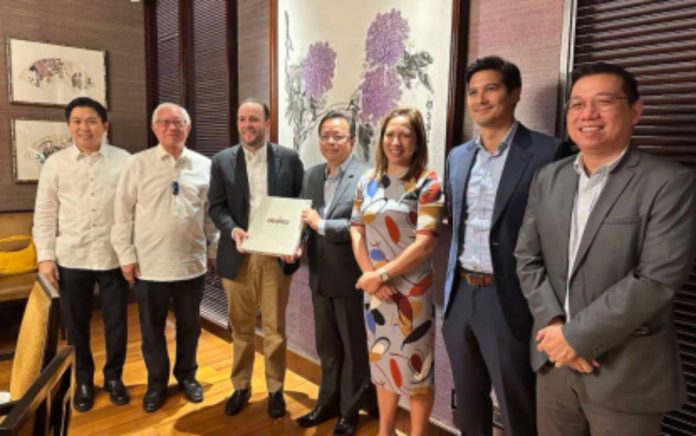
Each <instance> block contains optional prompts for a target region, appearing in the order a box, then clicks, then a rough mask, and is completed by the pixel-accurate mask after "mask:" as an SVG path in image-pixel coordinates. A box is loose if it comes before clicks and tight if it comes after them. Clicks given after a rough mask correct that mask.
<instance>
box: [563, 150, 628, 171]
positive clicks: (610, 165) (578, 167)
mask: <svg viewBox="0 0 696 436" xmlns="http://www.w3.org/2000/svg"><path fill="white" fill-rule="evenodd" d="M627 151H628V147H626V148H624V149H623V151H622V152H621V154H620V155H618V156H617V157H616V158H615V159H613V160H612V161H611V162H607V163H605V164H604V165H602V166H601V167H599V168H597V169H596V170H594V172H593V173H592V175H591V176H590V177H594V176H595V175H596V176H597V177H602V176H604V175H605V174H609V173H610V172H611V171H612V170H613V169H614V168H616V166H617V165H618V164H619V162H621V158H622V157H624V155H625V154H626V152H627ZM573 169H574V170H575V172H576V173H578V174H579V175H580V176H585V177H587V173H586V172H585V168H584V166H583V164H582V152H580V153H578V155H577V156H576V157H575V160H574V161H573Z"/></svg>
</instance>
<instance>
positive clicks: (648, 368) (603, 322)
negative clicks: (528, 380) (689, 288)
mask: <svg viewBox="0 0 696 436" xmlns="http://www.w3.org/2000/svg"><path fill="white" fill-rule="evenodd" d="M642 111H643V103H642V102H641V100H640V99H639V96H638V87H637V83H636V80H635V78H634V77H633V76H631V75H630V74H629V73H628V72H626V71H625V70H624V69H623V68H621V67H619V66H616V65H610V64H592V65H586V66H581V67H579V68H576V69H575V71H574V72H573V78H572V87H571V93H570V98H569V101H568V106H567V115H566V122H567V126H568V132H569V134H570V137H571V139H572V140H573V141H574V142H575V143H576V144H577V146H578V148H579V149H580V154H579V155H578V156H577V157H576V158H568V159H564V160H561V161H558V162H556V163H553V164H550V165H548V166H546V167H544V168H542V169H541V170H540V171H539V172H538V173H537V175H536V177H535V179H534V181H533V182H532V185H531V188H530V194H529V203H528V206H527V211H526V214H525V219H524V223H523V226H522V229H521V230H520V237H519V240H518V244H517V249H516V251H515V255H516V257H517V260H518V274H519V277H520V282H521V284H522V290H523V292H524V294H525V297H526V298H527V300H528V302H529V307H530V310H531V312H532V315H533V317H534V328H533V337H534V339H532V341H531V342H532V365H533V368H534V370H536V371H537V393H538V395H537V411H538V412H537V417H538V425H539V430H540V433H541V434H542V435H564V436H573V435H588V434H590V433H591V434H593V435H607V434H611V435H613V436H618V435H658V434H660V423H661V420H662V415H663V414H664V413H665V412H667V411H669V410H672V409H675V408H677V407H679V405H680V404H682V403H683V402H684V401H685V400H686V390H685V384H684V376H683V374H682V369H681V363H680V359H679V353H678V350H677V341H676V334H675V327H674V315H673V307H672V306H673V302H674V297H675V294H676V293H677V291H678V290H679V288H680V287H681V286H682V285H683V283H684V281H685V280H686V278H687V275H688V273H689V271H690V269H691V266H692V264H693V260H694V256H695V255H696V177H694V173H693V171H691V170H689V169H686V168H684V167H682V166H680V165H678V164H676V163H673V162H670V161H667V160H663V159H660V158H658V157H654V156H652V155H650V154H646V153H643V152H641V151H640V150H638V149H637V148H636V147H635V146H634V145H631V136H632V132H633V126H634V125H635V124H636V123H637V122H638V120H639V118H640V116H641V113H642Z"/></svg>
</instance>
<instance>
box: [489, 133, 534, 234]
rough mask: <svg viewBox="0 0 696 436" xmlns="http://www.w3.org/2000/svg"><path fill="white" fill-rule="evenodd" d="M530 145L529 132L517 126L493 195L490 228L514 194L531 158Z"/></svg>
mask: <svg viewBox="0 0 696 436" xmlns="http://www.w3.org/2000/svg"><path fill="white" fill-rule="evenodd" d="M531 144H532V142H531V139H530V137H529V130H527V129H526V128H525V127H524V126H523V125H522V124H519V125H518V126H517V132H515V137H514V138H513V139H512V141H511V143H510V150H509V151H508V157H507V159H506V161H505V166H504V167H503V173H502V174H501V176H500V183H499V185H498V192H497V193H496V195H495V204H494V205H493V217H492V219H491V228H492V227H493V226H495V223H496V222H497V221H498V219H499V218H500V216H501V215H502V213H503V210H505V206H507V204H508V202H509V201H510V197H512V193H513V192H515V189H516V188H517V184H518V183H519V180H520V178H521V177H522V174H524V171H525V169H526V168H527V165H528V164H529V158H530V157H531V153H530V152H529V146H530V145H531Z"/></svg>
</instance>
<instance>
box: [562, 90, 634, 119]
mask: <svg viewBox="0 0 696 436" xmlns="http://www.w3.org/2000/svg"><path fill="white" fill-rule="evenodd" d="M618 100H628V97H622V96H619V95H614V94H597V95H595V96H594V97H592V98H591V99H589V100H581V99H579V98H573V99H571V100H570V101H569V102H568V107H567V108H568V112H569V113H571V114H578V113H580V112H582V111H584V110H585V109H586V108H587V105H588V104H591V105H592V107H594V108H595V109H596V110H597V112H609V111H611V110H612V109H614V107H615V106H616V102H617V101H618Z"/></svg>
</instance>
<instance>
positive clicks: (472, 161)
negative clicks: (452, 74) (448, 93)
mask: <svg viewBox="0 0 696 436" xmlns="http://www.w3.org/2000/svg"><path fill="white" fill-rule="evenodd" d="M466 83H467V107H468V111H469V114H470V115H471V117H472V118H473V120H474V121H475V122H476V124H477V125H478V127H479V129H480V130H479V136H478V137H477V138H476V139H474V140H471V141H469V142H467V143H466V144H463V145H461V146H459V147H456V148H454V149H453V150H452V151H451V153H450V154H449V157H448V159H447V169H448V171H447V183H446V187H447V198H448V199H449V202H448V203H449V208H450V210H449V216H450V218H451V220H452V221H451V222H452V242H451V246H450V254H449V261H448V265H447V279H446V283H445V320H444V323H443V327H442V333H443V336H444V339H445V345H446V347H447V352H448V354H449V358H450V362H451V364H452V372H453V377H454V385H455V389H456V400H457V411H456V413H455V417H456V422H457V425H458V427H459V429H460V430H461V432H462V434H466V435H490V434H491V433H492V400H491V396H490V390H491V384H492V386H493V388H494V390H495V393H496V398H497V401H498V404H499V407H500V411H501V413H502V419H503V425H504V428H505V434H506V435H508V436H510V435H512V436H519V435H535V434H536V423H535V412H534V405H535V401H534V373H533V372H532V370H531V365H530V362H529V339H530V332H531V326H532V317H531V315H530V313H529V309H528V307H527V301H526V300H525V298H524V296H523V294H522V291H521V290H520V284H519V281H518V279H517V275H516V261H515V257H514V255H513V252H514V249H515V244H516V242H517V234H518V232H519V229H520V226H521V224H522V218H523V215H524V211H525V207H526V205H527V193H528V188H529V184H530V182H531V180H532V176H533V175H534V173H535V171H536V170H537V169H538V168H539V167H541V166H543V165H545V164H546V163H548V162H551V161H552V160H553V158H554V155H555V153H556V151H557V148H558V142H557V141H556V140H555V139H554V138H552V137H550V136H547V135H544V134H541V133H538V132H534V131H531V130H529V129H527V128H526V127H525V126H523V125H522V124H521V123H519V122H518V121H516V120H515V115H514V112H515V106H516V105H517V102H518V101H519V99H520V92H521V89H522V81H521V78H520V72H519V69H518V68H517V67H516V66H515V65H514V64H512V63H510V62H508V61H506V60H503V59H501V58H499V57H495V56H492V57H486V58H481V59H477V60H476V61H474V62H473V63H472V64H471V65H469V67H468V68H467V72H466Z"/></svg>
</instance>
